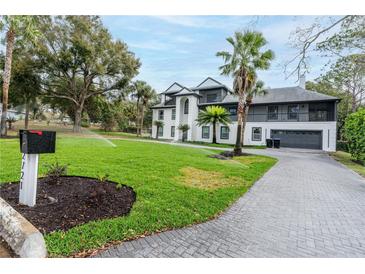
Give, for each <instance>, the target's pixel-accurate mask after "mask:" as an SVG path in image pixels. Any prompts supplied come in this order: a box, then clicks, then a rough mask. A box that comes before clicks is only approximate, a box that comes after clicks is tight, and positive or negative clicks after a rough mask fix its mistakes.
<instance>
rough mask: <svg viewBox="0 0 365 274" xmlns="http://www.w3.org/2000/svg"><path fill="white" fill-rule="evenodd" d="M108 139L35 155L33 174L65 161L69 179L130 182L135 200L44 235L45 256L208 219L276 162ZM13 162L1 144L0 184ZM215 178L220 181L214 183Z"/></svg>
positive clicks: (15, 170) (12, 148) (12, 173)
mask: <svg viewBox="0 0 365 274" xmlns="http://www.w3.org/2000/svg"><path fill="white" fill-rule="evenodd" d="M112 142H113V143H114V144H115V145H116V147H112V146H110V145H108V144H107V143H106V142H104V141H103V140H99V139H90V138H71V137H67V136H60V137H59V138H58V139H57V148H56V153H55V154H42V155H41V156H40V162H39V165H40V171H39V173H40V174H39V176H42V175H43V174H44V173H45V166H44V164H46V163H52V162H54V161H56V159H57V160H58V161H59V162H60V163H61V164H68V173H69V174H70V175H82V176H90V177H97V176H100V175H106V174H108V175H109V179H110V180H114V181H116V182H119V183H122V184H126V185H129V186H131V187H133V188H134V190H135V191H136V193H137V201H136V203H135V204H134V206H133V208H132V211H131V213H130V214H129V215H128V216H126V217H119V218H114V219H107V220H101V221H95V222H90V223H87V224H84V225H81V226H78V227H75V228H72V229H70V230H68V231H66V232H60V231H58V232H54V233H50V234H48V235H45V240H46V243H47V248H48V251H49V254H50V256H70V255H72V254H73V253H77V252H80V251H83V250H88V249H93V248H98V247H101V246H102V245H104V244H106V243H108V242H113V241H121V240H126V239H131V238H135V237H137V236H139V235H142V234H149V233H153V232H156V231H161V230H166V229H171V228H178V227H183V226H186V225H189V224H193V223H198V222H203V221H206V220H209V219H211V218H213V217H215V216H217V215H218V214H219V213H220V212H222V211H223V210H224V209H226V208H227V207H228V206H229V205H230V204H232V203H233V202H234V201H235V200H236V199H237V198H239V197H240V196H241V195H242V194H243V193H245V192H246V191H247V189H248V188H249V187H250V186H251V185H252V184H253V183H254V182H255V181H256V180H257V179H258V178H260V177H261V176H262V175H263V174H264V173H265V172H266V171H267V170H268V169H269V168H270V167H272V166H273V165H274V164H275V162H276V159H273V158H269V157H264V156H256V155H254V156H245V157H237V158H235V159H234V160H231V161H223V160H218V159H214V158H209V157H207V155H209V154H212V153H216V152H214V151H212V150H207V149H199V148H187V147H177V146H170V145H165V144H151V143H144V142H136V141H132V140H112ZM20 164H21V154H20V152H19V143H18V140H16V139H7V140H0V167H1V172H0V182H11V181H17V180H18V179H19V173H20ZM186 172H187V173H186ZM189 172H190V173H189ZM209 172H211V173H212V174H214V178H216V179H214V178H213V177H212V178H210V179H211V182H210V186H209V187H207V188H205V186H204V178H207V177H210V176H209ZM207 173H208V174H207ZM184 176H185V177H184ZM186 176H195V177H194V179H196V180H198V182H199V180H200V184H199V185H198V186H194V185H192V184H191V185H189V184H190V181H189V180H190V177H186ZM212 180H213V181H212ZM214 180H215V181H214ZM219 180H222V182H223V181H224V184H223V183H222V185H219Z"/></svg>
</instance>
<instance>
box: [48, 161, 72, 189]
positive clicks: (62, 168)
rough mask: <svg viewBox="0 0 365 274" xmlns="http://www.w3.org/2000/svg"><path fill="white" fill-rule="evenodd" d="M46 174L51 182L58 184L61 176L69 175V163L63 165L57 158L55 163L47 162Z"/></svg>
mask: <svg viewBox="0 0 365 274" xmlns="http://www.w3.org/2000/svg"><path fill="white" fill-rule="evenodd" d="M45 166H46V167H47V172H46V175H47V177H48V178H49V182H50V183H53V184H58V183H59V181H60V177H61V176H65V175H67V165H61V164H60V163H59V162H58V161H57V160H56V162H55V163H52V164H46V165H45Z"/></svg>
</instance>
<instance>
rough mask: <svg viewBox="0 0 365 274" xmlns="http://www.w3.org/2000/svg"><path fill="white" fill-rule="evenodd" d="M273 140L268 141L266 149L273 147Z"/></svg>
mask: <svg viewBox="0 0 365 274" xmlns="http://www.w3.org/2000/svg"><path fill="white" fill-rule="evenodd" d="M272 145H273V143H272V139H266V147H272Z"/></svg>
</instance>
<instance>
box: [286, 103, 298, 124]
mask: <svg viewBox="0 0 365 274" xmlns="http://www.w3.org/2000/svg"><path fill="white" fill-rule="evenodd" d="M298 114H299V105H289V106H288V120H298V117H299V116H298Z"/></svg>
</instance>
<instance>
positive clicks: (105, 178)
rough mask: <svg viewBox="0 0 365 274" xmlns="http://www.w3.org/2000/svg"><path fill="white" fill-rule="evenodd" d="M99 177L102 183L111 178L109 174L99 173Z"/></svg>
mask: <svg viewBox="0 0 365 274" xmlns="http://www.w3.org/2000/svg"><path fill="white" fill-rule="evenodd" d="M97 178H98V181H99V182H100V183H106V182H107V181H108V180H109V174H104V175H98V177H97Z"/></svg>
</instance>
